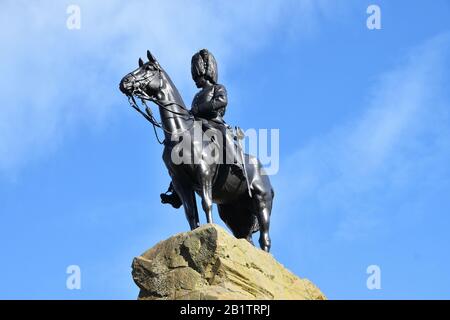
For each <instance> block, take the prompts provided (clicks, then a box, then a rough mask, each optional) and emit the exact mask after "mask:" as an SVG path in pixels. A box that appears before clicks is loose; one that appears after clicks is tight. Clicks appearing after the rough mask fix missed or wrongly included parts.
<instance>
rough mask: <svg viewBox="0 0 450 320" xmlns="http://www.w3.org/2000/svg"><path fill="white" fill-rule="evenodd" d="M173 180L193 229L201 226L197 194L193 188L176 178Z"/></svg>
mask: <svg viewBox="0 0 450 320" xmlns="http://www.w3.org/2000/svg"><path fill="white" fill-rule="evenodd" d="M172 182H173V187H174V188H175V191H176V192H177V193H178V195H179V196H180V198H181V201H182V202H183V207H184V213H185V215H186V219H187V220H188V222H189V226H190V228H191V230H194V229H195V228H198V227H199V226H200V222H199V219H198V211H197V204H196V202H195V194H194V191H193V189H192V188H191V187H188V186H186V185H183V184H180V183H178V182H176V181H174V180H173V181H172Z"/></svg>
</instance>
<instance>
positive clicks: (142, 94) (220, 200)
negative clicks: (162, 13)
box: [119, 49, 274, 252]
mask: <svg viewBox="0 0 450 320" xmlns="http://www.w3.org/2000/svg"><path fill="white" fill-rule="evenodd" d="M147 58H148V61H147V62H144V61H143V60H142V59H141V58H139V62H138V64H139V67H138V68H137V69H136V70H134V71H132V72H130V73H128V74H127V75H126V76H125V77H123V78H122V80H121V82H120V85H119V88H120V90H121V91H122V93H124V94H125V95H126V96H127V97H128V100H129V102H130V105H131V106H132V107H133V108H134V109H135V110H136V111H138V112H139V113H140V114H141V115H142V116H144V118H146V119H147V120H148V121H149V122H150V123H151V124H152V125H153V127H154V130H155V133H156V130H157V129H156V128H157V127H158V128H160V129H162V131H163V133H164V140H163V141H162V142H161V144H163V145H164V150H163V155H162V158H163V161H164V163H165V165H166V167H167V169H168V172H169V175H170V177H171V179H172V181H171V183H170V185H169V188H168V190H167V192H165V193H163V194H161V202H162V203H168V204H171V205H172V206H173V207H175V208H179V207H181V205H182V206H183V207H184V212H185V215H186V218H187V220H188V222H189V226H190V228H191V230H193V229H195V228H197V227H199V226H200V221H199V216H198V211H197V205H196V198H195V194H198V195H199V196H200V198H201V203H202V208H203V211H204V212H205V214H206V220H207V223H212V222H213V219H212V208H213V203H215V204H217V208H218V212H219V216H220V218H221V219H222V220H223V221H224V222H225V224H226V225H227V226H228V227H229V228H230V230H231V231H232V232H233V234H234V236H235V237H237V238H243V239H247V240H248V241H249V242H250V243H253V241H252V234H253V233H255V232H258V231H259V232H260V236H259V244H260V247H261V249H263V250H265V251H267V252H268V251H269V250H270V246H271V240H270V236H269V225H270V215H271V211H272V203H273V197H274V192H273V189H272V186H271V184H270V180H269V177H268V175H266V174H265V172H264V169H263V167H262V165H261V163H260V161H259V160H258V159H257V158H255V157H254V156H251V155H248V154H245V153H244V152H243V147H242V144H241V140H242V139H243V138H244V133H243V132H242V130H241V129H240V128H238V127H235V129H234V131H233V128H232V127H230V126H229V125H227V124H226V122H225V121H224V119H223V117H224V115H225V111H226V107H227V104H228V98H227V91H226V89H225V86H223V85H222V84H219V83H218V69H217V62H216V59H215V58H214V56H213V55H212V53H211V52H209V51H208V50H206V49H202V50H200V51H199V52H197V53H195V54H194V56H193V57H192V61H191V73H192V78H193V80H194V82H195V84H196V86H197V88H199V89H200V91H199V92H198V93H197V94H196V95H195V97H194V99H193V101H192V105H191V109H190V110H188V109H187V108H186V106H185V104H184V102H183V99H182V98H181V95H180V93H179V92H178V90H177V88H176V87H175V85H174V84H173V82H172V80H171V79H170V77H169V76H168V74H167V73H166V71H165V70H164V69H163V68H161V66H160V65H159V63H158V61H157V60H156V59H155V57H154V56H153V55H152V54H151V53H150V51H147ZM136 98H138V99H140V100H141V101H142V105H143V106H144V107H145V109H144V111H142V109H141V108H140V107H139V106H138V104H137V103H136ZM147 101H150V102H153V103H155V104H156V105H157V106H158V109H159V114H160V119H161V120H160V122H158V121H157V120H156V118H155V117H154V115H153V112H152V110H151V109H150V108H149V107H148V106H147V104H146V102H147ZM198 132H200V133H201V135H200V136H199V135H198V134H197V133H198ZM157 137H158V136H157ZM158 141H159V139H158ZM179 157H182V159H183V161H180V159H179Z"/></svg>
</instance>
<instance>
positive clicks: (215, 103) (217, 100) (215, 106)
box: [198, 84, 228, 115]
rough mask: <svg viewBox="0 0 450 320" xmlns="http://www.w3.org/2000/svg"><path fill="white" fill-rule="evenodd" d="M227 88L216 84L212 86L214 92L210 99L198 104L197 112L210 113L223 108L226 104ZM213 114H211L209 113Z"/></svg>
mask: <svg viewBox="0 0 450 320" xmlns="http://www.w3.org/2000/svg"><path fill="white" fill-rule="evenodd" d="M227 103H228V98H227V90H226V89H225V87H224V86H222V85H220V84H219V85H216V86H215V88H214V94H213V96H212V99H211V100H209V101H206V102H204V103H202V104H200V105H199V106H198V113H200V114H211V113H214V112H217V111H219V110H221V109H224V108H225V107H226V106H227ZM211 115H213V114H211Z"/></svg>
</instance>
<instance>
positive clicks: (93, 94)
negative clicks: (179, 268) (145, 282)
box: [0, 0, 450, 299]
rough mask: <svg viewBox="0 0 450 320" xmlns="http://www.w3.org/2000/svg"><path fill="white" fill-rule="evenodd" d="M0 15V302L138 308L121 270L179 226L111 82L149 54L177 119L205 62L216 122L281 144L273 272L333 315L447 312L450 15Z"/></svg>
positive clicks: (342, 6)
mask: <svg viewBox="0 0 450 320" xmlns="http://www.w3.org/2000/svg"><path fill="white" fill-rule="evenodd" d="M69 4H77V5H79V6H80V9H81V29H80V30H68V29H67V28H66V19H67V17H68V15H67V14H66V8H67V6H68V5H69ZM370 4H377V5H379V6H380V8H381V13H382V15H381V19H382V20H381V21H382V29H381V30H369V29H367V27H366V19H367V17H368V15H367V14H366V9H367V7H368V6H369V5H370ZM1 6H2V11H1V12H0V39H1V40H2V43H3V46H2V50H1V51H0V60H1V61H2V62H1V63H0V74H2V77H1V79H0V87H1V90H0V102H1V106H2V107H1V112H0V217H1V223H0V243H1V245H0V246H1V253H2V254H1V257H0V298H25V299H39V298H54V299H77V298H83V299H92V298H99V299H134V298H136V296H137V293H138V290H137V288H136V287H135V285H134V284H133V282H132V280H131V276H130V265H131V261H132V258H133V257H134V256H136V255H139V254H140V253H142V252H143V251H145V250H146V249H148V248H150V247H151V246H153V245H154V244H156V242H158V241H160V240H162V239H165V238H167V237H169V236H171V235H173V234H174V233H177V232H182V231H186V230H187V229H188V224H187V222H186V220H185V218H184V215H183V213H182V212H181V211H176V210H173V209H171V208H168V207H167V206H162V205H161V204H160V203H159V193H160V192H161V191H162V190H164V189H165V188H166V186H167V184H168V182H169V178H168V175H167V173H166V170H165V167H164V165H163V163H162V161H161V157H160V155H161V151H162V150H161V147H160V146H159V145H158V144H157V143H156V141H155V140H154V137H153V132H152V129H151V127H149V126H148V125H147V123H146V122H145V121H143V120H142V119H141V118H140V117H139V116H138V115H137V114H136V113H135V112H133V111H132V110H131V109H130V108H129V106H128V104H127V101H126V99H125V98H124V96H123V95H122V94H121V93H120V92H119V90H118V83H119V81H120V79H121V77H122V76H123V75H125V74H126V73H127V72H129V71H131V70H132V69H134V68H135V67H136V65H137V59H138V57H139V56H145V51H146V50H147V49H150V50H151V51H152V52H153V54H154V55H155V56H156V57H157V59H158V60H159V61H160V64H161V65H162V66H163V67H164V68H165V69H166V71H167V72H168V73H169V74H170V75H171V77H172V78H173V80H174V82H175V84H176V85H177V86H178V88H179V89H180V91H181V93H182V95H183V97H184V100H185V102H186V103H187V104H189V103H190V101H191V100H192V97H193V95H194V93H195V92H196V88H195V86H194V84H193V82H192V80H191V79H190V58H191V55H192V54H193V53H194V52H196V51H197V50H198V49H200V48H203V47H206V48H208V49H209V50H210V51H212V52H213V53H214V54H215V56H216V58H217V60H218V62H219V70H220V71H219V72H220V73H219V77H220V81H221V82H222V83H223V84H224V85H225V86H226V87H227V89H228V94H229V100H230V101H229V106H228V109H227V115H226V118H227V121H228V122H229V123H231V124H239V125H240V126H242V127H243V128H269V129H270V128H277V129H279V130H280V170H279V172H278V173H277V174H276V175H274V176H272V177H271V179H272V183H273V185H274V188H275V191H276V198H275V205H274V209H273V213H272V225H271V236H272V240H273V247H272V253H273V255H274V256H275V257H276V258H277V259H278V260H279V261H280V262H281V263H283V264H284V265H285V266H286V267H288V268H289V269H290V270H292V271H293V272H294V273H296V274H298V275H299V276H301V277H307V278H309V279H310V280H312V281H313V282H314V283H315V284H317V285H318V286H319V287H320V288H321V289H322V291H323V292H324V293H325V294H326V295H327V296H328V297H329V298H332V299H345V298H351V299H379V298H386V299H395V298H413V299H419V298H425V299H428V298H447V299H448V298H450V291H449V288H450V274H449V272H448V265H450V255H449V250H448V248H449V245H450V235H449V232H448V230H449V229H450V217H449V211H450V200H449V199H450V197H449V196H448V194H449V193H450V168H449V165H448V163H450V114H449V108H450V96H449V93H450V91H449V90H448V88H449V80H450V77H449V75H448V73H447V72H446V71H447V70H449V63H450V60H449V58H450V22H449V19H448V17H449V15H450V3H449V2H448V1H445V0H435V1H432V2H431V1H418V0H417V1H406V0H397V1H381V0H377V1H365V0H353V1H331V0H329V1H325V0H316V1H311V0H297V1H256V0H255V1H239V2H238V1H227V2H219V1H191V2H189V5H187V3H186V2H183V1H146V2H143V1H126V2H125V1H95V3H94V2H93V1H70V2H66V1H40V2H39V4H38V3H30V2H29V1H5V0H3V1H2V4H1ZM201 219H202V221H203V222H204V221H205V218H204V215H201ZM215 220H216V222H219V217H218V215H217V213H215ZM73 264H75V265H79V266H80V268H81V283H82V284H81V285H82V288H81V290H68V289H67V288H66V278H67V274H66V268H67V266H69V265H73ZM369 265H378V266H379V267H380V268H381V286H382V288H381V289H380V290H368V289H367V287H366V279H367V277H368V275H367V274H366V268H367V267H368V266H369Z"/></svg>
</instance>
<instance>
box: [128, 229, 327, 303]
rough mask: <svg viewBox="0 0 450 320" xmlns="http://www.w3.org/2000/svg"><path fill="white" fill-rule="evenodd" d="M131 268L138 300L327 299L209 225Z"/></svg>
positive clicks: (157, 247) (162, 245)
mask: <svg viewBox="0 0 450 320" xmlns="http://www.w3.org/2000/svg"><path fill="white" fill-rule="evenodd" d="M132 268H133V271H132V274H133V279H134V282H135V283H136V284H137V285H138V287H139V288H140V289H141V290H140V293H139V299H245V300H248V299H320V300H322V299H326V297H325V296H324V294H323V293H322V292H321V291H320V290H319V289H318V288H317V287H316V286H315V285H314V284H313V283H311V282H310V281H309V280H306V279H300V278H299V277H297V276H296V275H294V274H293V273H291V272H290V271H289V270H287V269H286V268H285V267H284V266H283V265H281V264H280V263H279V262H277V261H276V260H275V259H274V257H273V256H272V255H271V254H268V253H266V252H264V251H262V250H260V249H258V248H255V247H253V246H252V245H251V244H249V243H248V242H247V241H246V240H242V239H236V238H235V237H233V236H232V235H230V234H228V232H226V231H225V230H224V229H222V228H221V227H219V226H217V225H213V224H209V225H204V226H202V227H200V228H198V229H196V230H194V231H190V232H185V233H180V234H177V235H175V236H173V237H171V238H169V239H167V240H164V241H162V242H160V243H158V244H157V245H155V246H154V247H153V248H151V249H150V250H148V251H146V252H145V253H144V254H142V255H141V256H139V257H137V258H134V260H133V264H132Z"/></svg>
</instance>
